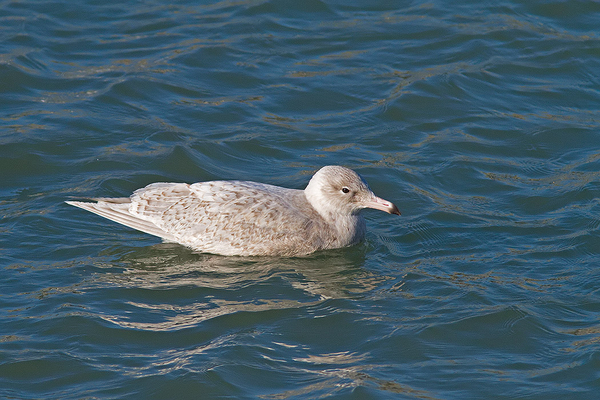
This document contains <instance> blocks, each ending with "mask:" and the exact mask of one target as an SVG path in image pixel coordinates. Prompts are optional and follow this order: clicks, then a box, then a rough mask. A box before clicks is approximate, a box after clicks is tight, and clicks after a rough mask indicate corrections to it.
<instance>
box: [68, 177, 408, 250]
mask: <svg viewBox="0 0 600 400" xmlns="http://www.w3.org/2000/svg"><path fill="white" fill-rule="evenodd" d="M95 200H96V202H95V203H91V202H79V201H67V203H68V204H70V205H73V206H76V207H80V208H83V209H84V210H87V211H90V212H93V213H95V214H98V215H100V216H102V217H105V218H108V219H110V220H112V221H115V222H118V223H120V224H123V225H126V226H129V227H131V228H134V229H137V230H139V231H142V232H145V233H149V234H151V235H155V236H158V237H161V238H162V239H164V240H165V241H169V242H176V243H179V244H182V245H184V246H187V247H190V248H191V249H193V250H195V251H200V252H205V253H213V254H222V255H228V256H231V255H238V256H259V255H262V256H300V255H306V254H309V253H312V252H314V251H317V250H325V249H335V248H340V247H345V246H350V245H353V244H356V243H358V242H360V241H361V240H362V239H363V238H364V236H365V231H366V226H365V220H364V218H363V217H362V216H361V215H360V213H359V212H360V210H362V209H363V208H375V209H379V210H382V211H385V212H388V213H390V214H397V215H400V212H399V211H398V208H397V207H396V206H395V205H394V204H392V203H390V202H388V201H386V200H383V199H381V198H379V197H377V196H375V195H374V194H373V192H372V191H371V190H370V189H369V187H368V185H367V184H366V182H365V181H364V180H363V179H362V178H361V177H360V176H359V175H358V174H357V173H356V172H354V171H352V170H350V169H348V168H344V167H339V166H327V167H323V168H321V169H320V170H319V171H317V173H316V174H315V175H314V176H313V177H312V179H311V180H310V182H309V184H308V186H307V187H306V189H304V190H297V189H287V188H283V187H279V186H273V185H267V184H264V183H257V182H247V181H211V182H200V183H194V184H186V183H153V184H150V185H148V186H146V187H144V188H142V189H138V190H136V191H135V192H134V193H133V195H132V196H131V197H129V198H99V199H95Z"/></svg>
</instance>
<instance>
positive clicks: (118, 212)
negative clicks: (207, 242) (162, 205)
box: [65, 198, 177, 242]
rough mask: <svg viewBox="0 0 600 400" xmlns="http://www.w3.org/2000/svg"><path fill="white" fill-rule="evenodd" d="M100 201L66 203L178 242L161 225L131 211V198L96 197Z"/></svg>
mask: <svg viewBox="0 0 600 400" xmlns="http://www.w3.org/2000/svg"><path fill="white" fill-rule="evenodd" d="M96 200H98V202H96V203H89V202H84V201H65V203H67V204H69V205H71V206H75V207H79V208H83V209H84V210H86V211H89V212H91V213H94V214H97V215H100V216H101V217H104V218H107V219H110V220H111V221H114V222H118V223H119V224H122V225H125V226H128V227H130V228H133V229H136V230H138V231H141V232H145V233H148V234H150V235H154V236H158V237H160V238H163V239H165V240H167V241H171V242H176V241H177V239H176V238H175V237H174V236H173V235H172V234H170V233H168V232H165V231H164V230H162V229H161V228H160V227H158V226H156V225H155V224H154V223H152V222H150V221H146V220H144V219H141V218H139V217H137V216H135V215H133V214H131V213H130V212H129V199H128V198H123V199H120V198H117V199H96Z"/></svg>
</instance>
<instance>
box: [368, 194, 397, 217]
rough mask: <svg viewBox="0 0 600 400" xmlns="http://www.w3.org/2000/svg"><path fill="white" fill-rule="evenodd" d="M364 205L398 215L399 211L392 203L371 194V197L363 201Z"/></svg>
mask: <svg viewBox="0 0 600 400" xmlns="http://www.w3.org/2000/svg"><path fill="white" fill-rule="evenodd" d="M364 205H365V207H368V208H374V209H376V210H381V211H385V212H386V213H389V214H396V215H400V211H399V210H398V207H396V206H395V205H394V203H392V202H389V201H387V200H384V199H382V198H380V197H377V196H373V198H372V199H371V200H369V201H367V202H365V203H364Z"/></svg>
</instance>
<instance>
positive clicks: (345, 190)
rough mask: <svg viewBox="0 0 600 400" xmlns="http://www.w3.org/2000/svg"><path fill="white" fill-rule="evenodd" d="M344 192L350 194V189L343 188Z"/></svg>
mask: <svg viewBox="0 0 600 400" xmlns="http://www.w3.org/2000/svg"><path fill="white" fill-rule="evenodd" d="M342 192H343V193H350V189H348V188H347V187H345V186H344V187H343V188H342Z"/></svg>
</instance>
